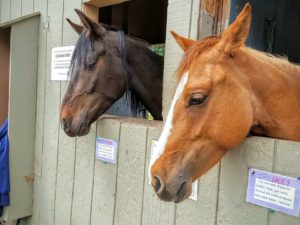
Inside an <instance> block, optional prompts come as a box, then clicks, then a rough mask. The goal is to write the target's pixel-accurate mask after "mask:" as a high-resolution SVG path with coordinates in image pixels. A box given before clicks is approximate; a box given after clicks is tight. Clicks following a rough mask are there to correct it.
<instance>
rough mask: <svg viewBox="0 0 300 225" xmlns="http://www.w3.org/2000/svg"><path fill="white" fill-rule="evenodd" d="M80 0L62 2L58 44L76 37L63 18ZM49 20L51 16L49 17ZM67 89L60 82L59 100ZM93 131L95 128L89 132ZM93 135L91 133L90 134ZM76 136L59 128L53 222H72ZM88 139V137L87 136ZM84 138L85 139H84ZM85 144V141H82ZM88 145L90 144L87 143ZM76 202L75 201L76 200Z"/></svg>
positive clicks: (63, 83) (68, 14)
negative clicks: (60, 31) (60, 32)
mask: <svg viewBox="0 0 300 225" xmlns="http://www.w3.org/2000/svg"><path fill="white" fill-rule="evenodd" d="M80 6H81V1H80V0H79V1H78V0H77V1H72V2H70V1H68V0H64V2H63V10H62V13H63V16H62V21H61V23H62V34H61V35H62V36H61V43H60V44H59V46H66V45H71V44H73V43H74V41H75V40H76V38H77V35H76V34H75V33H72V32H70V29H69V27H67V26H65V24H67V22H66V20H65V19H64V18H65V17H66V16H69V17H70V18H75V17H77V16H76V15H75V13H73V10H71V9H72V7H76V8H80ZM50 20H51V18H50ZM66 89H67V82H65V81H61V82H60V102H61V101H62V99H63V96H64V93H65V91H66ZM93 131H94V133H95V128H94V129H92V130H91V132H93ZM92 135H93V134H92ZM76 139H77V138H70V137H68V136H67V135H66V134H65V132H64V131H63V129H60V130H59V148H58V166H57V176H56V177H57V181H56V195H55V196H56V198H55V221H54V224H57V225H59V224H66V225H67V224H72V215H73V206H74V204H73V202H74V199H76V200H77V199H78V198H77V195H76V197H74V186H75V175H74V173H75V167H76V163H77V157H76V156H75V154H76V153H77V144H76V143H75V141H76ZM87 139H88V141H90V138H87ZM84 140H85V139H84ZM83 142H84V143H85V144H86V142H85V141H83ZM87 146H90V145H87ZM76 203H77V201H76Z"/></svg>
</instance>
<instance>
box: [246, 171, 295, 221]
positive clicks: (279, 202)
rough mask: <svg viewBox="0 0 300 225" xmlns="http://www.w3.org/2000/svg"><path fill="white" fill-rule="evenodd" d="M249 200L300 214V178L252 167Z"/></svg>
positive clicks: (293, 213) (271, 207) (292, 213)
mask: <svg viewBox="0 0 300 225" xmlns="http://www.w3.org/2000/svg"><path fill="white" fill-rule="evenodd" d="M247 202H251V203H254V204H256V205H260V206H263V207H266V208H270V209H274V210H277V211H280V212H283V213H287V214H290V215H293V216H299V211H300V180H299V179H297V178H292V177H287V176H282V175H279V174H276V173H270V172H265V171H262V170H258V169H254V168H250V169H249V178H248V191H247Z"/></svg>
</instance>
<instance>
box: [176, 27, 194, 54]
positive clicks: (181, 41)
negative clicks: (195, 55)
mask: <svg viewBox="0 0 300 225" xmlns="http://www.w3.org/2000/svg"><path fill="white" fill-rule="evenodd" d="M171 34H172V35H173V37H174V39H175V41H176V42H177V44H178V45H179V46H180V48H182V50H183V51H186V50H188V49H189V48H190V47H191V46H192V45H194V44H195V43H196V42H197V41H195V40H192V39H189V38H185V37H182V36H180V35H179V34H177V33H175V32H174V31H171Z"/></svg>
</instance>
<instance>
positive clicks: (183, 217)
mask: <svg viewBox="0 0 300 225" xmlns="http://www.w3.org/2000/svg"><path fill="white" fill-rule="evenodd" d="M219 170H220V165H219V164H217V165H216V166H215V167H213V168H212V169H211V170H210V171H209V172H208V173H207V174H205V175H204V176H202V177H201V178H200V179H199V186H198V200H197V201H193V200H190V199H188V200H187V201H185V202H183V203H181V204H178V205H177V208H176V224H177V225H181V224H186V225H194V224H199V225H202V224H203V225H215V221H216V214H217V211H216V210H217V203H218V202H217V201H218V185H219Z"/></svg>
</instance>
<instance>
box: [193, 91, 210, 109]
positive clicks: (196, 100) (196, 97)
mask: <svg viewBox="0 0 300 225" xmlns="http://www.w3.org/2000/svg"><path fill="white" fill-rule="evenodd" d="M206 98H207V96H206V95H204V94H201V93H196V94H193V95H192V97H191V98H190V101H189V106H192V105H201V104H202V103H203V102H204V101H205V99H206Z"/></svg>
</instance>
